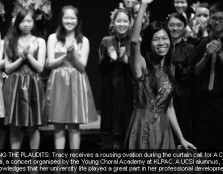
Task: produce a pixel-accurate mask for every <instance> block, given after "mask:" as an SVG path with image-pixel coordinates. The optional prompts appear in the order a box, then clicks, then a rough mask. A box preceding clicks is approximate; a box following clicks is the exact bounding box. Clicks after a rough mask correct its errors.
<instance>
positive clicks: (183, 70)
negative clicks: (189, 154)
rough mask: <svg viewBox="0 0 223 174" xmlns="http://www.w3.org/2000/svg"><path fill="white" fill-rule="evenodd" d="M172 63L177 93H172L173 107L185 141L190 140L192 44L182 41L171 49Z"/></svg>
mask: <svg viewBox="0 0 223 174" xmlns="http://www.w3.org/2000/svg"><path fill="white" fill-rule="evenodd" d="M172 63H173V65H174V67H175V74H174V76H175V80H176V85H177V88H178V92H177V93H176V92H174V96H173V105H174V109H175V112H176V116H177V120H178V123H179V126H180V128H181V131H182V133H183V135H184V137H185V138H186V139H189V140H191V139H192V138H191V137H192V135H191V134H192V121H193V118H192V111H193V100H194V98H193V96H194V93H193V92H194V81H193V80H194V67H195V64H196V51H195V48H194V46H193V45H192V44H189V43H187V42H185V41H184V40H182V41H181V42H179V43H177V44H175V45H174V46H173V47H172Z"/></svg>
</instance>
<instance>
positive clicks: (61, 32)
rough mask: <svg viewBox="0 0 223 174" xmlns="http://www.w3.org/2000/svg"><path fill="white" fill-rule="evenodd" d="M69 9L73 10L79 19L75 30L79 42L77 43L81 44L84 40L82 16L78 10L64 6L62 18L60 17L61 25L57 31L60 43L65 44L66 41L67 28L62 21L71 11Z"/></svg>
mask: <svg viewBox="0 0 223 174" xmlns="http://www.w3.org/2000/svg"><path fill="white" fill-rule="evenodd" d="M69 9H70V10H73V11H74V13H75V15H76V17H77V26H76V27H75V29H74V32H75V39H76V40H77V43H81V42H82V39H83V34H82V31H81V26H82V22H81V19H80V14H79V11H78V9H77V8H76V7H73V6H71V5H69V6H64V7H63V8H62V11H61V13H60V17H59V24H58V27H57V30H56V36H57V39H58V41H60V42H62V43H65V41H66V31H65V28H64V26H63V24H62V20H63V16H64V13H65V11H66V10H69Z"/></svg>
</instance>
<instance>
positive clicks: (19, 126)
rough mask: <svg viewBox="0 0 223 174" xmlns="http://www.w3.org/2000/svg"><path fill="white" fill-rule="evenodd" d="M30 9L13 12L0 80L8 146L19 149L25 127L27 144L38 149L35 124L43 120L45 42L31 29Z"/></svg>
mask: <svg viewBox="0 0 223 174" xmlns="http://www.w3.org/2000/svg"><path fill="white" fill-rule="evenodd" d="M34 29H35V23H34V13H33V11H31V10H28V9H23V10H21V11H19V12H18V13H17V15H16V19H15V22H14V24H13V26H12V28H11V29H10V30H9V32H8V34H7V36H6V41H5V72H6V73H7V74H8V75H9V76H8V78H7V79H6V81H5V84H4V99H5V107H6V116H5V123H6V124H7V125H10V142H11V148H12V149H20V148H21V144H22V140H23V135H24V130H26V129H27V128H28V129H29V136H30V148H31V149H35V150H38V149H39V143H40V133H39V130H38V126H40V125H43V124H44V123H46V122H45V121H46V117H45V115H44V108H45V107H44V106H45V100H44V98H45V95H44V89H43V84H42V81H41V77H40V72H42V71H43V68H44V63H45V56H46V43H45V41H44V40H43V39H41V38H39V37H36V36H35V35H34V34H33V33H34Z"/></svg>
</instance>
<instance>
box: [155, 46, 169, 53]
mask: <svg viewBox="0 0 223 174" xmlns="http://www.w3.org/2000/svg"><path fill="white" fill-rule="evenodd" d="M157 50H158V52H160V53H165V52H166V51H167V47H158V48H157Z"/></svg>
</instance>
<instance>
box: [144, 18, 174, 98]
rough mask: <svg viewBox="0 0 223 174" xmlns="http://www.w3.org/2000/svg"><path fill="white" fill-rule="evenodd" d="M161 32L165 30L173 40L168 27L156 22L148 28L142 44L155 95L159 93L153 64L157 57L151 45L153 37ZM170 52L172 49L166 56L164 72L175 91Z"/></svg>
mask: <svg viewBox="0 0 223 174" xmlns="http://www.w3.org/2000/svg"><path fill="white" fill-rule="evenodd" d="M160 30H165V31H166V32H167V34H168V37H169V39H170V38H171V37H170V33H169V30H168V28H167V27H166V25H165V23H164V22H162V21H154V22H152V23H150V24H149V26H148V27H147V28H146V31H145V33H144V35H143V38H142V43H141V54H142V56H143V57H144V58H145V60H146V65H147V68H148V70H149V72H150V74H151V78H152V84H151V87H152V89H153V92H154V93H155V94H156V93H157V92H158V87H157V83H156V77H155V68H154V65H153V64H152V60H153V59H154V56H155V55H154V53H153V51H152V49H151V43H152V38H153V35H154V34H155V33H156V32H158V31H160ZM170 50H171V49H169V51H168V52H167V55H166V56H165V62H164V70H165V72H166V73H167V75H168V78H169V80H170V82H171V83H172V85H173V87H174V89H175V88H176V87H175V80H174V78H173V74H172V70H171V51H170Z"/></svg>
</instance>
